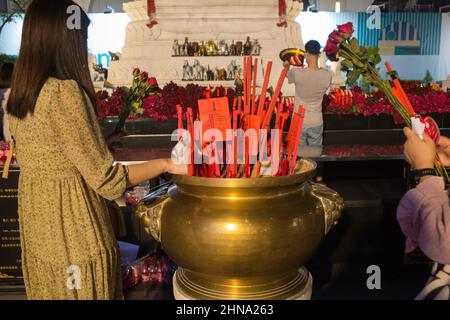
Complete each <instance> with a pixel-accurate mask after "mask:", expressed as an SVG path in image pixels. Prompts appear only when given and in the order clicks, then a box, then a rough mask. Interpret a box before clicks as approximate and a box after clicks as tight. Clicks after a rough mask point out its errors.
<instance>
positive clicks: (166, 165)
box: [127, 159, 186, 187]
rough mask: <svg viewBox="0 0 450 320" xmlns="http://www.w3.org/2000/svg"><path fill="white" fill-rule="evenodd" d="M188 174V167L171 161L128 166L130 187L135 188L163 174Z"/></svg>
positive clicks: (153, 161) (161, 160) (163, 160)
mask: <svg viewBox="0 0 450 320" xmlns="http://www.w3.org/2000/svg"><path fill="white" fill-rule="evenodd" d="M165 172H168V173H172V174H186V166H183V165H176V164H174V163H173V161H172V160H171V159H157V160H151V161H148V162H145V163H141V164H133V165H130V166H128V184H127V185H128V186H129V187H130V186H135V185H138V184H140V183H142V182H144V181H147V180H150V179H152V178H155V177H157V176H159V175H160V174H162V173H165Z"/></svg>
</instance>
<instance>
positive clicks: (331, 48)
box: [323, 38, 339, 61]
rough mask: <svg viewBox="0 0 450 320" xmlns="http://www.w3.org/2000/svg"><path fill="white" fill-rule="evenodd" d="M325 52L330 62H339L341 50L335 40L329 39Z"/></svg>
mask: <svg viewBox="0 0 450 320" xmlns="http://www.w3.org/2000/svg"><path fill="white" fill-rule="evenodd" d="M323 51H325V53H326V54H327V57H328V59H329V60H330V61H338V59H337V53H338V51H339V48H338V46H337V44H336V42H334V41H333V39H331V38H328V41H327V44H326V45H325V48H324V49H323Z"/></svg>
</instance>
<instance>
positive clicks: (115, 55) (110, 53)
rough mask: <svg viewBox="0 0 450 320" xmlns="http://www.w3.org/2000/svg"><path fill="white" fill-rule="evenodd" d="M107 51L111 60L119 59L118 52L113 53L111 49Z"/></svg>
mask: <svg viewBox="0 0 450 320" xmlns="http://www.w3.org/2000/svg"><path fill="white" fill-rule="evenodd" d="M108 53H109V55H110V56H111V61H119V60H120V53H114V52H111V51H108Z"/></svg>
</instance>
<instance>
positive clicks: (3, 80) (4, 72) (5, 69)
mask: <svg viewBox="0 0 450 320" xmlns="http://www.w3.org/2000/svg"><path fill="white" fill-rule="evenodd" d="M13 69H14V65H13V64H12V63H4V64H2V65H1V66H0V106H1V110H0V111H1V115H2V118H3V120H2V122H3V124H2V127H3V139H4V140H5V141H9V140H11V133H10V132H9V124H8V119H7V118H8V117H7V115H6V104H7V103H8V97H9V92H10V91H11V90H10V86H11V78H12V73H13Z"/></svg>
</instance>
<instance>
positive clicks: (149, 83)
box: [114, 68, 160, 134]
mask: <svg viewBox="0 0 450 320" xmlns="http://www.w3.org/2000/svg"><path fill="white" fill-rule="evenodd" d="M159 91H160V89H159V87H158V82H157V81H156V78H154V77H149V76H148V72H145V71H143V72H141V70H139V69H138V68H134V70H133V83H132V85H131V88H130V89H129V91H128V92H127V94H126V97H125V106H124V107H123V108H122V110H121V112H120V115H119V121H118V123H117V126H116V129H115V130H114V133H115V134H117V133H120V132H121V131H123V128H124V126H125V121H126V119H127V118H128V117H129V116H130V115H137V116H141V115H142V114H143V113H144V108H143V101H144V99H146V98H147V97H149V96H150V95H152V94H158V93H159Z"/></svg>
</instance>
